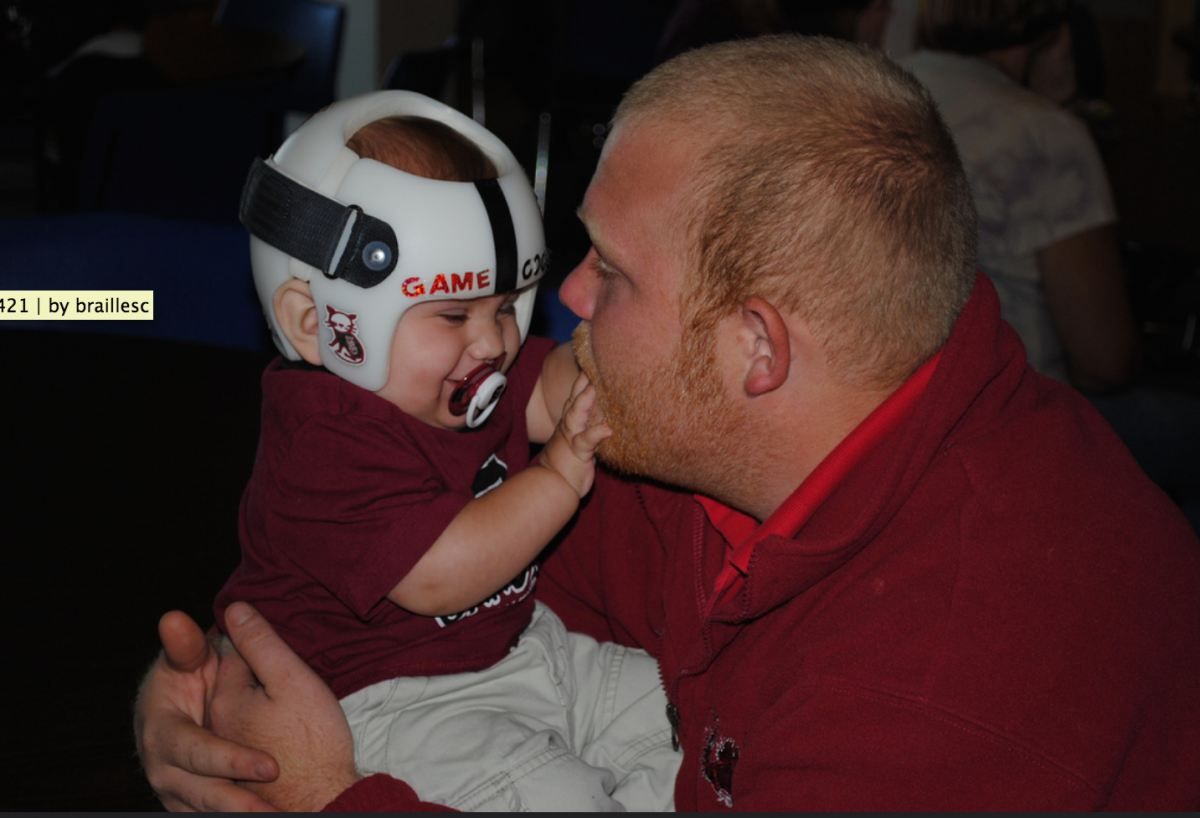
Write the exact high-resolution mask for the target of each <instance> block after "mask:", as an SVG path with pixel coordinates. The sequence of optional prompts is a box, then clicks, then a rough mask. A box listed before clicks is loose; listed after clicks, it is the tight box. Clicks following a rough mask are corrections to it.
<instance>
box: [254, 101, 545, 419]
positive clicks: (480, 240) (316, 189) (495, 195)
mask: <svg viewBox="0 0 1200 818" xmlns="http://www.w3.org/2000/svg"><path fill="white" fill-rule="evenodd" d="M391 116H420V117H425V118H428V119H434V120H437V121H439V122H441V123H443V124H445V125H447V126H449V127H451V128H453V129H454V130H456V131H458V132H459V133H460V134H462V135H463V136H465V137H466V138H467V139H469V140H470V141H471V142H473V143H474V144H475V145H477V146H478V147H479V148H480V150H482V151H483V153H484V154H486V155H487V157H488V158H489V159H491V160H492V163H493V164H494V165H495V166H496V169H497V171H498V172H499V178H498V179H488V180H482V181H477V182H443V181H436V180H433V179H424V178H421V177H419V176H413V175H412V174H409V173H405V172H403V171H400V170H396V169H395V168H393V167H390V166H388V165H385V164H383V163H381V162H376V161H375V160H372V159H363V158H361V157H360V156H358V154H356V153H354V151H352V150H350V149H349V148H347V147H346V141H347V140H348V139H349V138H350V137H351V136H353V135H354V134H355V133H356V132H357V131H358V130H359V128H361V127H363V126H364V125H366V124H368V123H370V122H374V121H375V120H377V119H384V118H386V117H391ZM241 221H242V224H244V225H246V227H247V228H248V229H249V230H250V233H251V240H250V260H251V265H252V267H253V270H254V284H255V287H256V288H257V290H258V297H259V300H260V301H261V302H262V305H263V312H264V313H265V314H266V317H267V322H268V323H269V324H270V326H271V334H272V336H273V337H274V339H275V345H276V346H277V347H279V350H280V352H282V353H283V354H284V356H286V357H287V358H289V359H291V360H293V361H297V360H300V356H299V354H298V353H297V352H296V350H295V349H293V348H292V345H291V344H290V343H288V340H287V338H286V337H285V336H284V334H283V333H282V332H281V331H280V328H279V324H278V321H277V320H276V317H275V310H274V306H273V298H274V295H275V292H276V290H278V289H279V287H280V286H282V285H283V284H284V283H286V282H287V281H289V280H290V279H293V278H298V279H301V280H303V281H307V282H309V287H310V289H311V291H312V297H313V300H314V301H315V302H316V308H317V315H318V319H319V325H320V338H321V343H320V345H319V346H320V350H321V363H322V364H324V366H325V367H326V368H327V369H329V371H331V372H333V373H334V374H336V375H338V376H340V377H342V378H345V379H346V380H348V381H350V382H351V383H353V384H356V385H358V386H361V387H362V388H364V389H367V390H370V391H372V392H374V391H377V390H379V389H382V388H383V386H384V384H385V383H386V382H387V379H388V372H389V364H390V360H389V359H390V356H391V349H392V337H393V335H394V334H395V331H396V326H397V324H399V322H400V319H401V317H403V315H404V312H405V311H406V310H407V309H408V308H409V307H411V306H412V305H413V304H418V303H420V302H422V301H430V300H435V299H445V298H455V299H470V298H481V297H483V296H489V295H497V294H501V293H507V292H512V291H514V290H521V294H520V296H519V297H518V299H517V303H516V313H517V323H518V326H519V327H520V328H521V340H522V342H524V340H525V336H526V334H527V333H528V331H529V321H530V318H531V316H532V314H533V303H534V294H535V290H536V289H537V284H536V282H537V281H538V280H539V279H540V278H541V277H542V276H543V275H544V274H545V271H546V267H547V260H548V258H547V253H546V242H545V238H544V235H543V232H542V220H541V215H540V213H539V211H538V206H537V200H536V199H535V198H534V194H533V191H532V190H531V189H530V186H529V182H528V181H527V180H526V178H525V175H524V173H523V172H522V170H521V168H520V166H519V165H518V164H517V161H516V159H515V158H514V157H513V155H512V153H511V152H510V151H509V150H508V148H506V147H505V146H504V143H502V142H501V141H500V140H499V139H497V138H496V137H495V136H494V135H492V134H491V133H490V132H488V131H487V130H485V129H484V128H483V127H482V126H481V125H479V124H477V123H476V122H474V121H473V120H471V119H470V118H468V117H466V116H464V115H463V114H460V113H459V112H458V111H456V110H454V109H453V108H450V107H448V106H446V105H443V104H442V103H440V102H437V101H435V100H432V99H429V98H428V97H425V96H422V95H420V94H416V93H412V92H409V91H378V92H375V93H371V94H365V95H363V96H359V97H355V98H353V99H347V100H343V101H341V102H336V103H334V104H333V105H331V106H329V107H328V108H326V109H325V110H323V111H320V112H318V113H317V114H315V115H314V116H313V117H312V118H311V119H309V120H308V121H307V122H305V123H304V124H303V125H302V126H300V128H299V129H298V130H297V131H296V132H295V133H293V134H292V135H291V136H290V137H288V139H287V140H286V141H285V142H284V143H283V145H282V146H281V147H280V148H279V150H278V151H276V152H275V155H274V156H272V157H271V158H270V159H267V160H266V161H265V162H264V161H263V160H261V159H260V160H257V161H256V162H255V163H254V166H253V167H252V168H251V170H250V175H249V177H248V178H247V179H246V186H245V188H244V190H243V192H242V204H241ZM418 353H419V350H413V354H418ZM499 366H500V364H499V363H497V364H495V367H496V368H499ZM493 375H494V376H493V377H492V378H491V379H490V385H488V386H485V387H483V389H482V391H483V392H484V393H486V395H488V396H490V397H489V398H488V400H487V404H488V405H487V406H485V407H472V410H471V411H470V412H469V413H468V424H469V425H472V426H475V425H478V424H479V423H482V422H483V420H484V419H486V417H487V414H489V413H490V410H491V408H493V407H494V405H495V403H494V401H495V399H498V398H499V393H500V391H502V386H503V376H502V375H500V374H499V373H498V372H495V373H493ZM497 379H499V380H498V381H497ZM477 409H479V411H477ZM484 410H486V411H484Z"/></svg>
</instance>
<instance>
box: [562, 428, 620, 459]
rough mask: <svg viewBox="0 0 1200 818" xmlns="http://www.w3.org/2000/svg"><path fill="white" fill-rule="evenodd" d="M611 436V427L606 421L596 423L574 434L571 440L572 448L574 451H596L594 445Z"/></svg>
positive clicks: (589, 452)
mask: <svg viewBox="0 0 1200 818" xmlns="http://www.w3.org/2000/svg"><path fill="white" fill-rule="evenodd" d="M611 436H612V429H611V428H610V427H609V425H608V424H607V423H597V424H596V425H595V426H589V427H587V428H586V429H584V430H583V431H582V432H580V433H579V434H577V435H575V439H574V440H573V441H572V448H574V449H575V451H577V452H578V451H583V452H586V453H588V454H591V453H592V452H594V451H596V447H597V446H599V445H600V441H602V440H604V439H605V438H607V437H611Z"/></svg>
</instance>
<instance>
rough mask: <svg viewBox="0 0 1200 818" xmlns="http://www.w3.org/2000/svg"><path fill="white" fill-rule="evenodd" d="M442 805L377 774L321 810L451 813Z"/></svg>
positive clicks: (386, 776)
mask: <svg viewBox="0 0 1200 818" xmlns="http://www.w3.org/2000/svg"><path fill="white" fill-rule="evenodd" d="M455 811H456V810H452V809H450V807H447V806H443V805H442V804H434V803H431V802H429V801H422V800H421V799H420V798H418V797H417V794H416V793H415V792H414V791H413V788H412V787H410V786H408V785H407V784H405V783H404V782H403V781H398V780H396V779H395V778H392V777H391V776H388V775H384V774H382V773H379V774H377V775H372V776H370V777H369V778H364V779H363V780H362V781H359V782H358V783H357V784H355V785H354V786H353V787H350V788H349V789H348V790H346V791H345V792H343V793H342V794H341V795H339V796H338V797H337V798H335V799H333V800H332V801H330V802H329V803H328V804H326V805H325V808H324V809H322V810H321V812H455Z"/></svg>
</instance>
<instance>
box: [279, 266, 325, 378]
mask: <svg viewBox="0 0 1200 818" xmlns="http://www.w3.org/2000/svg"><path fill="white" fill-rule="evenodd" d="M272 304H273V306H274V308H275V320H277V321H278V322H279V327H280V329H282V330H283V334H284V337H286V338H287V339H288V341H289V342H290V343H291V345H292V348H293V349H295V350H296V352H298V353H300V357H301V358H303V359H304V360H306V361H308V362H309V363H310V364H313V365H314V366H320V365H321V352H320V347H319V346H318V344H320V341H321V336H320V333H319V322H318V320H317V305H316V302H314V301H313V297H312V291H311V290H310V289H309V288H308V282H307V281H301V280H300V279H298V278H293V279H291V280H289V281H288V282H287V283H285V284H283V285H282V286H281V287H280V288H279V289H278V290H276V291H275V297H274V298H273V299H272Z"/></svg>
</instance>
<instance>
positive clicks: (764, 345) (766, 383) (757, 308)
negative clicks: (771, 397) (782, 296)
mask: <svg viewBox="0 0 1200 818" xmlns="http://www.w3.org/2000/svg"><path fill="white" fill-rule="evenodd" d="M741 324H742V327H741V328H742V343H743V350H744V352H745V354H746V356H747V360H746V377H745V381H744V383H743V388H744V389H745V390H746V394H747V395H749V396H750V397H758V396H759V395H765V394H767V393H768V392H773V391H775V390H776V389H778V388H779V387H780V386H782V385H783V383H784V382H785V381H786V380H787V377H788V371H789V369H790V368H791V365H792V349H791V342H790V340H789V335H788V327H787V323H786V322H785V321H784V320H783V316H782V315H780V314H779V310H777V309H775V307H774V306H773V305H771V304H770V303H769V302H767V301H764V300H763V299H762V298H759V297H758V296H756V295H752V296H750V297H749V298H747V299H746V302H745V303H744V304H742V312H741Z"/></svg>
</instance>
